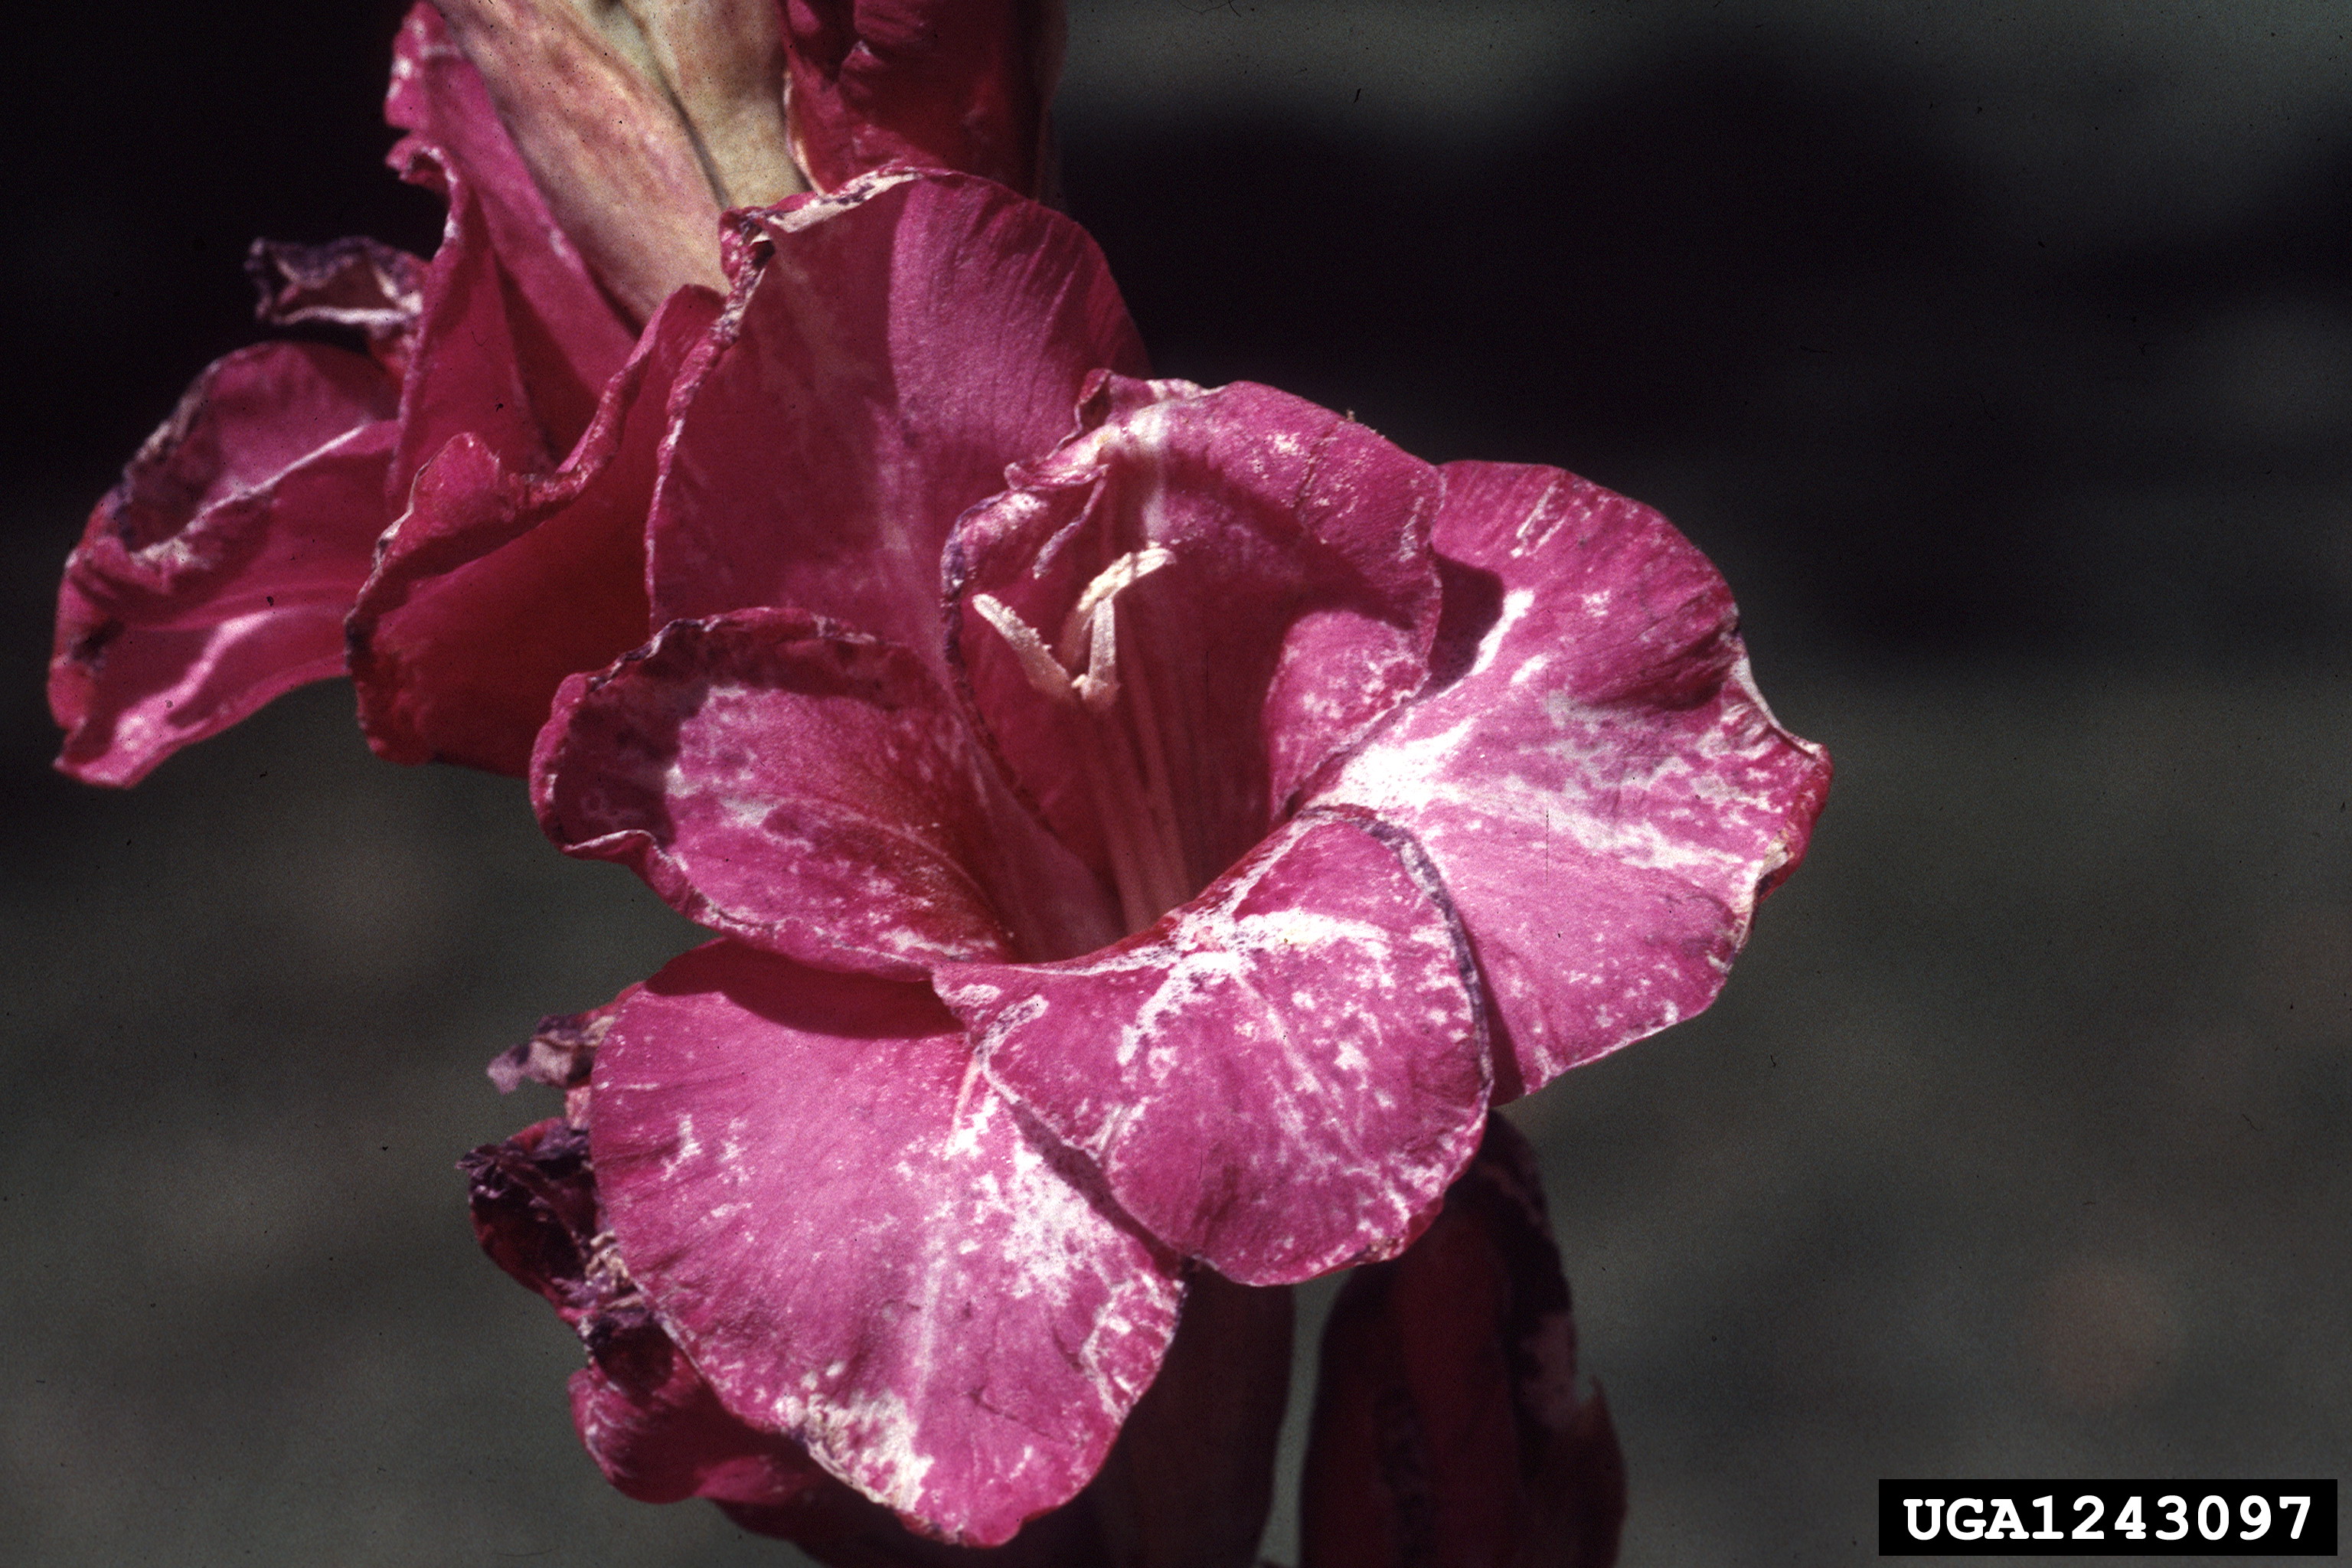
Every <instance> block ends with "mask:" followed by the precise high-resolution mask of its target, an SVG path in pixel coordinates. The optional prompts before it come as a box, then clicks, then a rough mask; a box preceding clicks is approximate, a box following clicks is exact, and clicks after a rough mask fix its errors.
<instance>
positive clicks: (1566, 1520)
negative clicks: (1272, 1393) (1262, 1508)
mask: <svg viewBox="0 0 2352 1568" xmlns="http://www.w3.org/2000/svg"><path fill="white" fill-rule="evenodd" d="M1299 1513H1300V1519H1299V1545H1300V1549H1301V1555H1302V1557H1303V1559H1304V1568H1407V1565H1408V1564H1419V1563H1459V1564H1463V1565H1464V1568H1486V1565H1488V1564H1491V1565H1493V1568H1609V1564H1611V1563H1614V1562H1615V1561H1616V1560H1617V1537H1618V1531H1619V1527H1620V1526H1621V1525H1622V1522H1623V1521H1624V1517H1625V1470H1624V1461H1623V1460H1622V1458H1621V1457H1620V1455H1619V1452H1618V1447H1617V1439H1616V1435H1615V1433H1614V1432H1613V1431H1612V1429H1611V1426H1610V1422H1609V1410H1608V1406H1607V1405H1604V1404H1602V1403H1601V1395H1600V1394H1599V1392H1598V1391H1597V1390H1596V1391H1594V1392H1593V1393H1591V1394H1580V1392H1579V1390H1578V1388H1577V1376H1576V1328H1575V1324H1574V1322H1573V1321H1572V1320H1571V1319H1570V1314H1569V1297H1568V1281H1567V1280H1566V1279H1563V1278H1562V1277H1561V1275H1560V1268H1559V1248H1558V1247H1554V1246H1553V1245H1552V1239H1551V1227H1550V1226H1549V1223H1547V1221H1546V1220H1545V1218H1544V1212H1543V1190H1542V1187H1541V1185H1540V1184H1539V1183H1538V1178H1537V1173H1536V1163H1535V1159H1534V1155H1533V1153H1532V1152H1530V1151H1529V1150H1528V1146H1527V1142H1526V1140H1524V1139H1523V1138H1521V1137H1520V1136H1519V1135H1518V1132H1517V1130H1516V1129H1514V1128H1513V1127H1512V1126H1511V1125H1510V1124H1509V1123H1508V1122H1507V1121H1504V1120H1503V1119H1502V1118H1500V1117H1493V1118H1490V1119H1489V1121H1488V1122H1487V1132H1486V1143H1485V1145H1484V1146H1483V1147H1482V1148H1481V1149H1480V1150H1479V1152H1478V1158H1477V1159H1476V1160H1475V1161H1474V1162H1473V1163H1472V1164H1471V1166H1470V1168H1469V1169H1468V1170H1467V1171H1466V1172H1465V1173H1463V1176H1462V1179H1461V1180H1460V1181H1459V1182H1456V1183H1455V1184H1454V1188H1453V1190H1452V1191H1451V1192H1449V1193H1447V1194H1446V1195H1445V1209H1444V1213H1443V1214H1441V1215H1439V1216H1438V1218H1437V1220H1436V1222H1435V1223H1434V1224H1433V1225H1432V1226H1430V1227H1429V1230H1428V1233H1427V1234H1425V1235H1424V1236H1423V1237H1422V1238H1421V1239H1420V1240H1419V1241H1416V1242H1414V1243H1413V1244H1412V1247H1411V1248H1409V1249H1408V1250H1407V1251H1406V1252H1405V1254H1404V1256H1403V1257H1402V1258H1397V1259H1395V1260H1394V1261H1392V1262H1388V1263H1381V1264H1376V1265H1374V1266H1373V1267H1371V1268H1365V1269H1362V1270H1360V1271H1359V1272H1358V1273H1357V1274H1355V1275H1354V1276H1353V1277H1352V1278H1351V1279H1349V1281H1348V1283H1347V1286H1346V1288H1345V1289H1342V1290H1341V1291H1340V1293H1339V1300H1338V1302H1337V1303H1335V1304H1334V1306H1333V1307H1332V1310H1331V1319H1330V1322H1329V1325H1328V1327H1327V1328H1326V1329H1325V1330H1324V1331H1323V1357H1322V1366H1321V1368H1320V1373H1319V1376H1318V1379H1317V1382H1316V1389H1315V1421H1314V1426H1313V1428H1312V1431H1311V1435H1310V1436H1309V1437H1308V1439H1307V1470H1306V1476H1305V1479H1304V1482H1303V1484H1302V1487H1301V1495H1300V1500H1299Z"/></svg>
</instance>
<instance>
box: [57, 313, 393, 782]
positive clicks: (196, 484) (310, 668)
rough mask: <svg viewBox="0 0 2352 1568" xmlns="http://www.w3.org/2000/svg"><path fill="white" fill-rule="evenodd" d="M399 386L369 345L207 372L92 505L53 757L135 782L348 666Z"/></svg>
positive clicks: (279, 354)
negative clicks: (348, 614)
mask: <svg viewBox="0 0 2352 1568" xmlns="http://www.w3.org/2000/svg"><path fill="white" fill-rule="evenodd" d="M397 395H398V389H397V387H396V386H395V384H394V383H393V381H392V380H391V378H390V377H389V376H387V375H386V374H384V372H383V370H382V369H381V368H380V367H379V366H377V365H376V364H375V363H373V362H372V361H370V360H369V359H367V358H366V357H364V356H362V355H360V354H354V353H348V352H346V351H344V350H341V349H333V348H327V347H323V346H320V345H317V344H310V343H267V344H262V345H260V346H258V347H255V348H249V349H241V350H239V351H238V352H236V353H233V354H230V355H228V356H227V357H226V358H225V359H222V360H220V361H219V362H217V363H215V364H214V365H213V366H212V367H211V368H209V369H208V370H206V371H205V373H204V374H203V375H201V376H199V377H198V378H197V380H196V383H195V384H194V386H192V387H190V388H189V389H188V393H187V395H186V396H185V397H184V398H183V399H182V400H181V403H180V406H179V407H178V409H177V410H175V411H174V412H173V415H172V417H171V418H170V419H169V420H167V421H165V423H164V425H163V428H161V429H160V430H158V431H156V432H155V434H154V435H153V436H152V437H149V438H148V441H147V444H146V445H145V446H144V447H142V448H141V449H140V452H139V455H138V456H137V457H135V458H132V459H131V465H130V467H129V468H126V469H125V470H124V472H123V476H122V479H121V483H119V484H118V485H116V486H115V488H114V489H112V490H111V491H110V492H109V493H108V494H107V496H106V498H105V499H104V500H101V501H100V502H99V504H98V508H97V510H95V511H94V512H92V513H91V516H90V520H89V528H88V530H87V531H85V532H84V534H83V536H82V541H81V543H80V544H79V546H78V547H76V549H75V550H74V552H73V554H72V556H71V557H70V558H68V561H67V563H66V577H65V584H64V586H63V588H62V589H61V590H60V592H59V594H58V626H57V642H56V651H55V654H54V657H53V658H51V660H50V664H49V706H50V709H51V710H52V711H53V712H54V713H55V714H56V715H57V719H58V723H59V724H61V725H62V726H64V728H65V731H66V741H65V748H64V751H63V752H62V753H61V754H60V755H59V757H58V767H59V768H60V769H61V770H63V771H64V772H66V773H70V774H72V775H73V776H74V777H76V778H79V779H81V780H83V781H84V782H86V783H89V784H136V783H137V782H138V781H139V780H140V779H142V778H143V777H144V776H146V774H147V773H148V771H149V770H150V769H152V768H153V767H154V766H155V764H156V763H160V762H162V761H163V759H164V758H165V757H167V756H169V755H171V754H172V753H173V752H175V751H177V750H179V749H180V748H181V747H182V746H184V745H186V744H188V743H189V742H192V741H199V740H202V739H204V738H205V736H207V735H212V734H216V733H218V732H219V731H222V730H225V729H226V728H227V727H228V726H229V725H231V724H234V723H236V721H238V720H240V719H242V718H244V717H245V716H246V715H247V714H248V713H251V712H252V711H253V710H256V709H257V708H259V707H260V706H261V705H262V704H263V703H265V702H267V701H268V700H270V699H271V698H273V697H276V696H277V695H278V694H279V693H280V692H282V691H286V690H289V689H292V688H293V687H296V686H299V685H300V684H302V683H303V682H304V681H309V680H318V679H323V678H325V677H327V676H331V675H336V674H340V673H341V670H342V665H343V656H342V640H343V637H342V621H343V614H344V612H345V611H346V610H347V609H349V608H350V606H351V602H352V595H353V594H354V593H356V592H357V590H358V587H359V584H360V582H361V580H362V578H364V577H365V576H366V575H367V571H368V565H369V561H370V558H371V556H372V554H373V550H374V547H375V540H376V536H377V535H378V534H379V533H381V532H383V526H384V523H385V521H387V519H386V516H385V513H384V505H383V484H384V472H385V467H386V464H387V463H388V461H389V460H390V458H391V455H392V446H393V432H394V426H393V424H392V415H393V412H394V400H395V398H396V397H397Z"/></svg>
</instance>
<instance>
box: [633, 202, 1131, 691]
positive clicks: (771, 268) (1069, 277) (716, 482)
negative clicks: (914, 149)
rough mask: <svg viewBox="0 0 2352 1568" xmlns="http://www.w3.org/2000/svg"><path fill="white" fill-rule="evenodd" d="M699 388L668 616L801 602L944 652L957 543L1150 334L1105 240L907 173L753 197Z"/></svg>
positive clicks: (675, 495)
mask: <svg viewBox="0 0 2352 1568" xmlns="http://www.w3.org/2000/svg"><path fill="white" fill-rule="evenodd" d="M750 221H751V223H752V224H754V225H756V228H755V229H753V230H752V231H751V238H752V243H751V245H750V246H749V247H748V250H747V253H746V254H747V260H746V263H745V271H744V274H743V276H741V277H740V278H739V279H738V281H737V285H736V294H735V299H734V300H733V301H732V303H731V304H730V309H729V313H728V318H727V321H726V322H725V323H724V324H723V325H722V328H721V336H720V338H719V341H718V343H717V345H716V347H715V350H714V352H713V353H710V354H709V357H708V358H707V360H705V361H703V362H701V363H698V365H696V366H694V367H690V368H689V369H688V372H687V374H686V377H685V380H684V382H683V384H682V386H681V390H680V403H679V405H678V406H679V409H680V414H679V419H678V426H677V435H676V437H675V446H674V448H673V450H672V451H671V452H670V454H669V456H668V458H667V462H666V464H665V466H664V470H663V478H662V485H661V493H660V495H659V497H658V499H657V500H656V507H655V513H654V520H653V527H652V534H651V548H652V552H653V578H652V581H653V595H654V619H655V622H656V625H661V624H666V623H667V622H669V621H672V620H677V619H681V618H687V617H693V616H711V615H720V614H724V613H725V612H727V611H729V610H736V609H742V608H746V607H748V606H751V605H790V606H793V607H794V608H798V609H804V610H810V611H813V612H814V613H816V614H818V615H821V616H828V617H831V618H833V619H835V620H837V621H840V622H842V623H843V624H845V625H846V626H852V627H855V628H856V629H857V630H859V631H864V632H870V633H872V634H874V635H875V636H877V637H883V638H885V639H887V640H888V641H891V642H896V643H898V644H901V645H902V646H905V647H911V648H914V649H916V650H918V651H919V652H920V653H922V654H923V655H924V657H925V658H927V659H931V658H936V653H935V651H934V650H936V649H937V647H938V646H939V642H940V630H939V596H940V548H941V547H942V546H943V545H944V544H945V542H946V541H947V537H948V531H949V530H950V528H951V527H952V526H953V525H954V522H955V520H956V517H957V515H958V514H959V513H961V511H962V510H964V509H965V508H966V507H968V506H971V504H972V503H973V502H974V501H977V500H982V499H983V498H985V497H987V496H990V495H992V494H994V493H995V492H996V491H997V490H999V489H1003V484H1004V468H1005V466H1006V465H1007V464H1008V463H1011V462H1013V461H1015V460H1016V459H1019V458H1028V457H1034V456H1035V455H1036V454H1038V453H1041V452H1045V451H1047V450H1049V449H1050V448H1051V447H1053V445H1054V444H1055V442H1056V441H1058V440H1060V439H1061V438H1062V437H1064V436H1066V435H1067V434H1068V433H1069V430H1070V426H1071V415H1070V410H1071V406H1072V405H1073V403H1074V402H1075V401H1076V397H1077V394H1078V390H1079V388H1080V386H1081V385H1082V384H1084V382H1085V380H1086V377H1087V373H1088V372H1090V371H1093V370H1094V369H1096V368H1097V366H1102V365H1110V366H1114V367H1117V368H1120V369H1132V368H1136V367H1137V366H1139V364H1140V363H1141V360H1142V350H1141V348H1140V346H1139V344H1138V342H1137V341H1136V337H1135V329H1134V328H1133V327H1132V326H1131V325H1130V324H1129V321H1128V319H1127V312H1126V309H1125V307H1124V306H1123V305H1121V303H1120V302H1119V298H1118V288H1117V287H1116V286H1115V285H1114V284H1113V283H1112V282H1111V279H1110V273H1109V270H1108V268H1106V267H1105V265H1104V263H1103V258H1102V255H1101V253H1100V252H1099V251H1097V249H1096V248H1095V246H1094V242H1093V241H1092V240H1091V239H1089V238H1087V236H1086V234H1085V232H1084V231H1083V230H1081V229H1080V228H1079V227H1078V226H1076V224H1074V223H1072V222H1070V221H1069V220H1068V219H1067V218H1066V217H1063V216H1061V215H1060V214H1058V213H1054V212H1049V211H1047V210H1046V209H1045V208H1044V207H1041V206H1038V205H1035V204H1034V203H1032V202H1027V201H1024V200H1022V199H1021V198H1020V197H1018V196H1015V195H1013V194H1012V193H1011V192H1009V191H1006V190H1004V189H1003V188H1002V187H1000V186H996V185H992V184H988V183H986V182H985V181H982V180H976V179H970V178H965V177H961V176H953V175H945V174H922V175H918V174H885V175H879V176H876V177H874V178H872V179H869V180H864V181H860V182H858V183H857V184H854V185H852V186H851V187H850V188H849V189H847V190H845V191H844V192H842V193H841V194H840V195H835V196H824V197H802V198H797V199H795V200H794V201H791V202H786V203H784V204H783V205H782V206H780V207H777V208H774V209H772V210H769V211H766V212H762V213H759V214H754V215H751V219H750Z"/></svg>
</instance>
